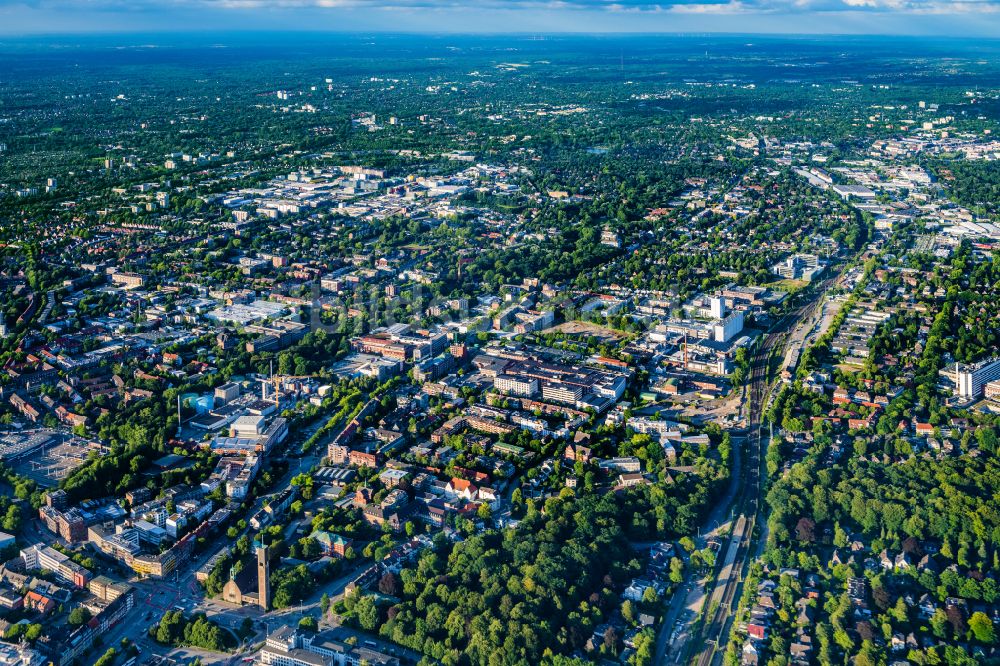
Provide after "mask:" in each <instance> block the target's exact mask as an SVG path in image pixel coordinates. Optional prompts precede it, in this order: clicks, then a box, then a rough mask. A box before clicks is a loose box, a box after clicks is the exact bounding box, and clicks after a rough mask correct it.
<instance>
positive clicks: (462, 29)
mask: <svg viewBox="0 0 1000 666" xmlns="http://www.w3.org/2000/svg"><path fill="white" fill-rule="evenodd" d="M199 30H201V31H233V30H236V31H239V30H285V31H287V30H293V31H294V30H319V31H326V30H329V31H345V32H365V31H387V32H417V33H421V32H427V33H451V32H454V33H504V32H517V33H525V32H528V33H531V32H538V33H559V32H583V33H600V32H625V33H627V32H645V33H649V32H739V33H789V34H880V35H893V34H898V35H928V36H954V37H963V36H968V37H994V38H996V37H1000V0H661V1H660V2H649V1H647V0H0V34H4V35H22V34H23V35H27V34H49V33H53V34H58V33H102V32H112V33H119V32H144V33H148V32H190V31H199Z"/></svg>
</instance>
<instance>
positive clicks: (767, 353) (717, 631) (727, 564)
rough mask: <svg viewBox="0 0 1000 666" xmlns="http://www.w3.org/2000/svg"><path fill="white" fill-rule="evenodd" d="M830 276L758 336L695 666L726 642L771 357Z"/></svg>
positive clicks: (745, 546) (748, 526)
mask: <svg viewBox="0 0 1000 666" xmlns="http://www.w3.org/2000/svg"><path fill="white" fill-rule="evenodd" d="M835 280H836V278H835V277H831V278H827V279H825V280H823V281H822V282H820V283H818V284H817V285H816V288H815V292H814V293H815V294H817V296H816V297H815V298H813V299H811V300H810V301H809V302H807V303H805V304H803V305H801V306H799V307H797V308H795V309H794V310H792V311H791V312H789V313H787V314H786V315H784V316H783V317H782V318H781V319H779V320H778V321H777V322H775V324H774V326H772V327H771V332H769V333H767V334H766V335H765V336H764V339H763V341H762V342H761V344H760V345H759V346H758V347H757V350H756V352H755V353H754V357H753V363H752V366H751V373H750V385H749V390H748V393H747V395H748V402H749V405H748V410H747V425H748V431H749V433H750V436H749V437H748V444H749V446H748V454H749V455H748V457H747V460H746V461H745V463H744V466H743V469H744V470H745V474H746V477H745V478H744V479H743V483H742V484H741V489H740V492H739V494H738V496H737V499H736V501H735V502H734V507H735V510H734V515H736V516H738V518H737V522H736V527H735V528H734V530H733V535H734V536H733V537H731V541H730V549H731V552H732V558H731V561H730V556H729V553H730V551H727V557H726V561H724V563H723V566H722V568H721V569H720V570H719V575H718V577H717V579H716V587H715V590H714V591H713V593H712V596H711V599H710V601H709V605H708V610H707V615H706V616H705V620H704V622H703V624H702V630H701V632H699V634H698V636H697V638H700V639H701V643H702V645H703V647H702V649H701V651H700V652H699V653H698V655H697V657H696V658H695V663H696V664H697V665H698V666H712V665H713V664H717V663H721V657H722V654H723V651H722V650H720V648H722V647H724V646H725V644H726V641H727V638H728V632H727V628H728V627H729V625H730V619H731V617H732V614H733V612H734V609H735V604H736V593H737V591H738V590H739V589H740V583H741V581H742V572H743V569H744V568H745V566H746V564H747V562H748V561H749V559H750V557H751V555H752V552H751V551H752V548H753V541H754V539H753V534H754V527H755V526H756V522H757V515H758V511H759V508H760V500H761V495H762V493H763V486H762V479H761V476H762V475H761V462H762V459H763V455H764V451H763V448H764V444H763V442H764V433H763V414H764V409H765V407H766V402H767V399H768V396H769V393H770V391H771V388H772V386H773V384H772V382H771V381H770V375H771V373H770V370H771V368H770V364H771V359H772V357H773V355H774V353H775V352H776V351H778V352H780V351H781V350H782V349H783V347H784V343H785V341H786V339H787V336H788V331H790V330H792V329H794V327H795V326H796V325H797V324H798V323H799V322H802V321H808V320H809V319H811V318H812V317H813V316H814V315H815V313H816V311H817V309H818V308H819V307H820V306H821V304H822V295H823V294H824V293H826V291H827V290H828V289H829V288H830V287H831V286H832V285H833V284H834V282H835ZM732 539H735V541H733V540H732Z"/></svg>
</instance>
